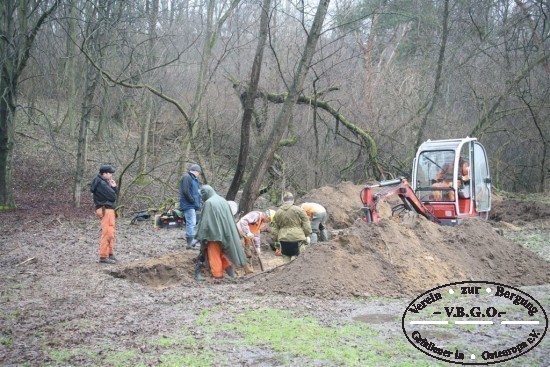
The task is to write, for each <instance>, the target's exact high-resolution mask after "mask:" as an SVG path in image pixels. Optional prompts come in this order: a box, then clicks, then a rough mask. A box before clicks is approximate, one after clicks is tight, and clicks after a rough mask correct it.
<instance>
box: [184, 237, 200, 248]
mask: <svg viewBox="0 0 550 367" xmlns="http://www.w3.org/2000/svg"><path fill="white" fill-rule="evenodd" d="M185 239H186V241H187V247H185V248H186V249H187V250H198V249H199V247H198V246H197V243H199V240H196V239H194V238H193V237H186V238H185Z"/></svg>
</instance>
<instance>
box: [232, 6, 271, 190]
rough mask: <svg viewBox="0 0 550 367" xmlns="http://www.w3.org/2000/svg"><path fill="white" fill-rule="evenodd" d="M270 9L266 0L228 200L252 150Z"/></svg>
mask: <svg viewBox="0 0 550 367" xmlns="http://www.w3.org/2000/svg"><path fill="white" fill-rule="evenodd" d="M270 10H271V0H264V2H263V5H262V15H261V17H260V38H259V39H258V45H257V46H256V55H255V56H254V63H253V64H252V71H251V73H250V86H249V88H248V90H247V91H246V92H245V93H244V103H243V108H244V113H243V119H242V122H241V145H240V148H239V159H238V161H237V169H236V170H235V175H234V176H233V181H231V186H229V190H228V191H227V195H226V198H227V200H235V197H236V196H237V192H238V191H239V187H240V186H241V182H242V180H243V176H244V172H245V169H246V163H247V161H248V152H249V150H250V125H251V123H252V116H253V113H254V100H255V99H256V93H257V91H258V82H259V80H260V73H261V70H262V62H263V56H264V48H265V43H266V40H267V34H268V32H269V12H270ZM241 100H242V99H241Z"/></svg>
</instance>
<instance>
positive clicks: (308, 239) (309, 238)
mask: <svg viewBox="0 0 550 367" xmlns="http://www.w3.org/2000/svg"><path fill="white" fill-rule="evenodd" d="M306 243H307V244H308V245H309V244H311V237H309V236H308V237H306Z"/></svg>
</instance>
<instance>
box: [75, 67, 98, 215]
mask: <svg viewBox="0 0 550 367" xmlns="http://www.w3.org/2000/svg"><path fill="white" fill-rule="evenodd" d="M98 74H99V73H98V71H97V70H96V69H95V68H94V67H93V66H92V65H90V64H88V72H87V73H86V87H85V95H84V99H83V100H82V109H81V115H80V129H79V133H78V147H77V152H76V169H75V178H74V183H73V203H74V206H75V207H76V208H80V197H81V194H82V186H83V184H84V172H85V171H86V162H87V161H88V127H89V125H90V113H91V111H92V106H93V101H94V93H95V88H96V86H97V79H98V77H99V75H98Z"/></svg>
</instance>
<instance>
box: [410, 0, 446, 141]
mask: <svg viewBox="0 0 550 367" xmlns="http://www.w3.org/2000/svg"><path fill="white" fill-rule="evenodd" d="M442 28H443V31H442V35H441V46H440V47H439V58H438V59H437V70H436V72H435V83H434V90H433V94H432V99H431V101H430V103H429V107H428V110H427V111H426V113H425V114H424V117H423V118H422V121H421V122H420V127H419V128H418V134H417V135H416V144H415V148H416V149H417V148H418V147H419V146H420V144H422V142H423V141H424V130H425V129H426V126H427V125H428V118H429V117H430V114H431V113H432V111H433V109H434V107H435V104H436V102H437V98H438V96H439V90H440V89H441V83H442V74H443V63H444V62H445V49H446V48H447V38H448V36H449V0H445V6H444V7H443V27H442Z"/></svg>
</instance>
